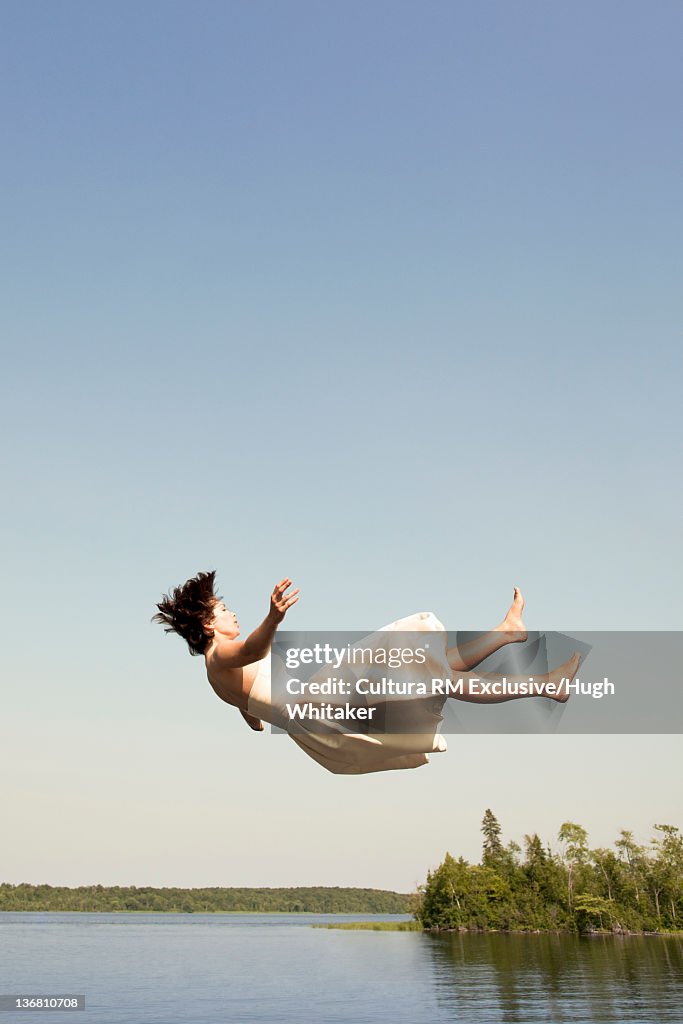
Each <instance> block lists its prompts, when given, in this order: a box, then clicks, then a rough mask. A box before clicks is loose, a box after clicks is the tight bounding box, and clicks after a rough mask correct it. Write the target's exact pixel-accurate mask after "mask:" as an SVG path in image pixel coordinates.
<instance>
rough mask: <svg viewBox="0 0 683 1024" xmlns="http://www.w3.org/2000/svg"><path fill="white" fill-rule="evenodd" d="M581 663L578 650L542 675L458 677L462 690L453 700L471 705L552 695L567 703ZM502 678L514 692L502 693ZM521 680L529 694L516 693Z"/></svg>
mask: <svg viewBox="0 0 683 1024" xmlns="http://www.w3.org/2000/svg"><path fill="white" fill-rule="evenodd" d="M580 662H581V655H580V654H579V652H578V651H576V652H575V653H574V654H573V655H572V656H571V658H570V659H569V660H568V661H565V662H564V664H563V665H558V667H557V668H554V669H552V671H551V672H546V673H544V674H543V675H540V676H499V675H486V674H483V675H481V676H470V677H469V678H468V677H467V676H463V677H462V679H461V680H459V682H462V690H461V691H460V692H458V693H453V694H451V695H450V696H451V697H453V699H454V700H464V701H468V702H469V703H470V704H501V703H502V702H503V701H506V700H518V699H519V698H520V697H551V698H552V699H553V700H556V701H558V703H560V704H564V702H565V701H567V700H569V688H568V686H567V684H568V683H571V681H572V679H573V678H574V676H575V675H576V673H577V671H578V668H579V664H580ZM503 680H505V682H506V688H511V689H512V690H513V692H512V693H503V692H501V690H502V683H503ZM522 683H524V684H527V686H529V687H533V688H531V689H529V692H526V693H524V692H523V693H515V692H514V689H515V688H516V687H517V686H519V684H522ZM548 684H550V685H548Z"/></svg>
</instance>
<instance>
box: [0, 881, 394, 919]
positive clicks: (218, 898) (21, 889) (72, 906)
mask: <svg viewBox="0 0 683 1024" xmlns="http://www.w3.org/2000/svg"><path fill="white" fill-rule="evenodd" d="M4 910H21V911H26V910H35V911H128V912H130V911H136V910H138V911H156V912H159V913H164V912H170V913H176V914H177V913H182V914H192V913H196V914H204V913H212V912H230V911H231V912H235V913H238V912H242V913H259V914H269V913H288V914H291V913H302V914H407V913H409V912H410V897H409V896H407V895H403V894H401V893H397V892H390V891H387V890H384V889H353V888H340V887H334V888H332V887H328V886H312V887H306V888H301V887H295V888H290V889H239V888H225V889H224V888H209V889H154V888H150V887H138V886H135V885H130V886H118V885H114V886H104V885H82V886H78V887H77V888H73V889H72V888H68V887H66V886H52V885H29V884H27V883H22V884H20V885H8V884H2V885H0V911H4Z"/></svg>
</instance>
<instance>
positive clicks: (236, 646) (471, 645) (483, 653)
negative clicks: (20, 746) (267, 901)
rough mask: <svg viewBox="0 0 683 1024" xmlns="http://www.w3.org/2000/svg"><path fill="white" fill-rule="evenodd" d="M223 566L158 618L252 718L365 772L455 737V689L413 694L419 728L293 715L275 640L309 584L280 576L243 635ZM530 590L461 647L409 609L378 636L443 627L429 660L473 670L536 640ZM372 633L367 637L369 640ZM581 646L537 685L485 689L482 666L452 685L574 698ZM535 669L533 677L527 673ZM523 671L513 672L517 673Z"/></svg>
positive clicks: (430, 670)
mask: <svg viewBox="0 0 683 1024" xmlns="http://www.w3.org/2000/svg"><path fill="white" fill-rule="evenodd" d="M215 578H216V573H215V571H213V572H200V573H198V574H197V575H196V576H194V577H192V579H189V580H187V581H186V582H185V583H183V584H182V585H181V586H179V587H176V588H175V589H174V590H173V591H172V592H171V593H170V594H165V595H164V596H163V598H162V600H161V601H160V602H159V604H158V605H157V608H158V609H159V611H158V613H157V614H156V615H155V616H154V621H155V622H159V623H161V624H162V625H164V626H165V630H166V632H167V633H170V632H173V633H178V634H179V635H180V636H181V637H182V638H183V639H184V640H185V641H186V643H187V645H188V647H189V649H190V653H191V654H193V655H204V659H205V663H206V674H207V678H208V680H209V683H210V684H211V686H212V687H213V689H214V691H215V692H216V694H217V695H218V696H219V697H220V698H221V700H223V701H225V702H226V703H227V704H231V705H232V706H233V707H236V708H238V709H239V711H240V712H241V714H242V717H243V718H244V720H245V721H246V722H247V723H248V725H249V726H250V727H251V728H252V729H254V730H256V731H257V732H260V731H262V730H263V721H262V719H263V720H265V721H267V722H270V723H271V724H272V725H275V726H277V727H280V728H283V729H286V731H287V732H289V734H290V736H291V738H292V739H293V740H294V741H295V742H296V743H297V744H298V745H299V746H300V747H301V748H302V749H303V750H305V752H306V753H307V754H308V755H309V756H310V757H312V758H313V759H314V760H316V761H317V762H318V763H319V764H321V765H323V767H325V768H327V769H328V770H329V771H332V772H334V773H335V774H343V775H349V774H354V775H357V774H365V773H368V772H377V771H387V770H390V769H396V768H417V767H419V766H420V765H423V764H426V763H427V762H428V761H429V756H428V755H429V754H430V753H437V752H440V751H444V750H446V741H445V740H444V738H443V736H441V735H440V734H439V731H438V730H439V726H440V723H441V721H442V718H441V714H440V710H441V708H442V707H443V703H444V702H445V699H446V697H443V698H442V699H440V700H439V699H438V698H437V702H436V704H435V700H434V697H433V696H432V697H430V698H429V700H418V699H417V698H416V699H415V700H414V701H413V702H411V705H410V707H411V713H412V714H413V716H414V719H415V723H416V724H415V727H414V728H413V729H412V730H411V731H410V732H407V733H406V732H402V733H387V732H375V733H373V732H372V731H369V732H365V733H363V732H351V731H349V730H348V728H345V727H343V726H339V725H337V724H334V723H330V724H329V726H328V727H325V728H322V729H321V728H320V727H319V726H317V727H316V728H315V729H311V728H307V727H306V726H305V725H302V724H301V722H300V720H299V721H296V722H295V723H293V722H292V721H291V716H290V718H289V719H288V716H287V714H286V713H285V706H284V704H283V700H282V698H281V697H278V696H277V695H276V694H275V692H274V690H272V689H271V678H270V667H271V659H270V650H271V645H272V643H273V639H274V637H275V633H276V631H277V628H278V626H279V625H280V623H281V622H282V621H283V619H284V617H285V615H286V613H287V611H288V610H289V609H290V608H291V607H292V605H294V604H296V603H297V601H298V600H299V590H298V589H296V588H294V589H293V585H292V581H291V580H290V579H289V578H288V577H285V578H284V579H282V580H280V582H279V583H278V584H276V586H275V588H274V590H273V593H272V594H271V598H270V608H269V610H268V614H267V615H266V617H265V619H264V620H263V622H262V623H261V624H260V626H258V627H257V628H256V629H255V630H254V631H253V632H252V633H250V634H249V636H248V637H247V638H246V639H245V640H242V639H240V627H239V622H238V621H237V616H236V614H235V613H234V612H233V611H231V610H230V609H229V608H228V607H227V606H226V605H225V603H224V601H223V600H222V599H221V598H219V597H217V596H216V594H215V592H214V585H215ZM523 608H524V599H523V597H522V594H521V591H520V590H519V588H518V587H515V591H514V600H513V602H512V605H511V606H510V609H509V610H508V612H507V614H506V616H505V618H504V619H503V621H502V622H501V624H500V625H499V626H496V628H495V629H493V630H491V631H490V632H489V633H485V634H483V635H482V636H479V637H476V638H474V639H472V640H470V641H468V642H467V643H465V644H463V645H461V646H460V647H454V648H450V649H447V646H446V641H447V634H446V631H445V629H444V627H443V625H442V624H441V623H440V622H439V620H438V619H437V618H436V617H435V616H434V615H433V614H432V613H431V612H422V613H419V614H417V615H412V616H408V617H407V618H405V619H400V620H398V621H396V622H393V623H391V624H390V625H389V626H385V627H383V629H382V630H381V631H379V633H377V634H375V637H381V636H382V634H386V632H387V631H390V632H394V631H400V632H402V633H422V632H428V633H431V634H433V636H432V638H431V640H432V642H431V643H428V644H426V645H425V647H427V648H429V653H428V655H427V658H428V661H427V663H426V664H424V663H423V664H422V665H421V673H422V674H423V675H424V676H425V678H426V677H429V678H432V677H438V678H442V677H447V676H449V675H450V673H452V672H456V673H462V672H468V671H469V670H470V669H472V668H474V667H475V666H476V665H478V664H479V663H480V662H482V661H483V660H484V659H485V658H487V657H489V655H491V654H493V653H494V652H495V651H497V650H499V649H500V648H501V647H504V646H505V645H507V644H510V643H520V642H523V641H524V640H526V638H527V633H526V629H525V627H524V623H523V621H522V610H523ZM365 644H366V641H363V646H364V647H365ZM579 661H580V656H579V654H578V653H577V654H574V655H573V657H572V658H570V660H569V661H568V662H566V663H565V664H564V665H561V666H560V667H559V668H557V669H555V670H554V671H552V672H550V673H548V674H547V675H544V676H538V677H536V678H535V682H536V690H535V693H528V694H527V693H519V694H500V693H493V692H491V691H489V692H486V690H485V689H482V686H481V680H487V679H492V678H493V677H490V676H483V675H480V676H478V677H477V680H471V679H467V678H463V679H462V680H461V683H460V685H461V689H460V690H459V692H457V693H454V694H450V696H454V697H455V698H456V699H459V700H465V701H470V702H473V703H498V702H500V701H504V700H513V699H515V698H516V697H523V696H534V695H539V694H540V695H542V696H548V697H551V698H552V699H554V700H557V701H560V702H564V701H566V700H567V699H568V695H569V693H568V685H567V684H568V683H569V682H570V681H571V680H572V679H573V678H574V676H575V675H576V671H577V669H578V666H579ZM528 678H529V677H523V680H527V679H528ZM515 679H516V677H508V682H509V683H513V682H515Z"/></svg>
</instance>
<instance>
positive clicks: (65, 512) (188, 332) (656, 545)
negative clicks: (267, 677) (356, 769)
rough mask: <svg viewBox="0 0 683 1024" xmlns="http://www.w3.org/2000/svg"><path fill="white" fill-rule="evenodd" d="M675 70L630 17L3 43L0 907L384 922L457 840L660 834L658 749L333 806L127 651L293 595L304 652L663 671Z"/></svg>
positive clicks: (363, 7)
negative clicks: (468, 632)
mask: <svg viewBox="0 0 683 1024" xmlns="http://www.w3.org/2000/svg"><path fill="white" fill-rule="evenodd" d="M682 34H683V7H682V6H681V5H680V3H677V2H676V3H672V2H667V0H659V2H658V3H657V4H656V5H649V4H646V3H644V2H643V3H632V2H619V3H614V2H600V3H598V4H589V3H587V2H579V3H576V2H571V3H569V2H563V3H554V4H540V3H536V2H533V3H532V2H527V0H520V2H518V3H515V4H510V3H499V2H488V3H465V2H459V3H446V2H438V3H434V2H432V3H420V4H418V3H403V2H392V3H388V2H379V0H375V2H372V3H369V4H367V3H359V2H345V3H337V4H321V3H312V2H311V3H304V2H293V0H284V2H277V3H276V2H271V3H268V2H258V3H214V2H196V3H193V4H185V3H176V2H164V3H161V2H154V0H148V2H146V3H144V4H133V3H128V2H118V3H116V4H92V3H83V2H75V0H70V2H41V3H35V2H21V3H19V2H10V3H6V4H5V5H4V6H3V9H2V12H1V13H0V47H1V51H2V52H1V54H0V57H1V59H0V79H1V83H0V84H1V85H2V88H1V89H0V106H1V108H2V123H3V149H4V158H3V161H2V163H1V164H0V184H1V195H2V207H3V209H2V236H3V243H4V244H3V246H2V260H3V266H2V293H3V294H2V303H1V309H2V312H1V313H0V316H1V317H2V338H3V350H4V355H3V367H2V375H1V376H2V380H1V382H0V388H1V389H2V396H3V403H2V407H3V412H2V416H3V428H4V436H5V439H6V445H5V448H6V457H5V459H4V463H3V470H2V474H3V484H4V487H3V492H4V495H5V498H4V502H3V511H2V520H3V537H4V539H5V548H6V555H5V558H4V560H3V575H4V580H3V582H4V586H3V588H2V594H1V595H0V614H1V615H2V621H3V624H4V626H5V630H4V632H5V636H6V639H5V643H4V644H3V653H2V674H3V688H4V689H5V691H6V696H5V698H4V708H5V713H4V715H3V727H2V728H3V732H4V734H5V735H4V740H3V750H4V752H5V756H6V757H7V759H8V764H7V768H6V770H5V771H4V772H3V781H2V783H1V784H0V785H1V786H2V789H1V790H0V792H1V794H2V800H3V804H4V806H5V810H4V811H3V815H4V821H5V824H6V835H7V836H8V840H7V844H6V848H5V851H4V868H3V870H2V872H0V874H1V875H2V877H3V878H4V879H5V880H7V881H20V880H22V879H26V880H30V881H48V882H54V883H56V882H67V883H74V884H75V883H77V882H81V881H82V882H97V881H101V882H113V883H116V882H118V883H122V884H123V883H137V884H235V885H239V884H263V885H275V884H285V883H311V884H312V883H329V884H359V885H365V884H367V885H383V884H386V885H394V886H397V887H399V888H406V887H410V886H411V885H412V884H413V883H414V882H417V881H419V880H421V878H422V876H423V874H424V872H425V871H426V869H427V867H429V866H430V865H433V864H434V863H436V862H438V861H439V860H440V859H441V857H442V855H443V852H444V850H445V849H446V848H449V849H450V850H451V852H453V853H455V854H457V853H463V854H464V855H465V856H468V857H471V858H475V857H477V856H478V852H479V837H478V827H479V821H480V818H481V815H482V813H483V810H484V808H485V807H489V806H490V807H492V808H493V809H494V811H496V813H497V814H498V816H499V818H500V819H501V822H502V824H503V827H504V830H505V833H506V836H507V838H515V839H517V840H518V841H519V840H520V839H521V836H522V835H523V834H524V833H525V832H528V831H532V830H538V831H539V832H541V834H542V835H543V836H544V837H545V838H548V839H552V838H554V834H555V833H556V831H557V828H558V827H559V825H560V824H561V822H562V821H564V820H566V819H567V818H569V819H572V820H578V821H580V822H581V823H582V824H584V825H586V826H587V827H588V828H589V830H590V832H591V839H592V840H593V841H594V842H595V844H596V845H598V844H602V845H605V844H607V843H609V842H611V840H612V839H613V838H614V836H615V835H616V832H617V830H618V828H621V827H632V828H634V829H635V830H636V831H637V832H639V833H640V834H641V835H642V837H643V838H644V837H645V836H646V835H647V834H649V829H650V826H651V824H652V823H653V822H654V821H660V820H664V821H672V822H673V823H675V824H683V821H682V820H681V809H682V805H683V801H682V800H681V793H680V784H679V782H678V780H679V779H680V775H681V768H682V767H683V765H682V764H681V762H682V761H683V757H682V755H683V744H682V743H681V739H680V737H671V738H669V739H667V740H666V741H663V740H662V738H661V737H660V738H648V737H645V738H640V739H638V740H637V741H635V740H630V739H624V738H619V737H612V738H606V739H605V740H604V742H603V741H601V742H600V744H599V746H597V748H596V740H595V737H589V738H587V739H585V740H584V739H582V738H576V737H561V738H552V737H533V738H530V739H529V740H528V741H526V740H525V741H524V742H523V743H521V742H520V740H519V739H514V738H509V739H500V738H496V739H495V744H494V743H493V740H492V739H491V740H488V739H486V738H481V737H463V738H461V739H460V738H457V737H453V738H451V740H450V750H449V753H448V754H447V755H444V756H442V757H441V760H440V761H439V760H438V759H436V758H435V759H434V762H433V764H432V765H430V766H428V767H426V768H423V769H420V770H419V771H418V772H414V773H392V774H391V775H388V776H378V777H375V778H365V779H355V780H354V779H351V780H349V779H338V778H335V777H333V776H331V775H328V774H327V773H324V772H323V770H322V769H320V768H318V767H317V766H316V765H315V764H314V763H313V762H312V761H308V759H306V758H305V757H304V756H303V755H302V754H301V753H300V752H299V751H298V750H297V749H296V748H295V747H294V745H293V744H291V743H288V741H286V740H285V739H282V738H275V737H270V736H261V737H259V736H256V735H254V734H252V733H250V732H248V730H246V728H245V726H244V725H243V723H242V722H241V721H240V720H239V718H238V716H236V715H235V714H233V713H232V712H231V711H230V709H228V708H227V707H225V706H223V705H220V704H219V703H218V702H217V700H216V698H215V697H214V696H213V695H212V694H211V692H210V691H209V688H208V686H207V685H206V683H205V682H204V681H203V679H202V672H201V666H200V664H199V662H198V661H196V660H195V661H191V660H190V659H189V657H188V656H187V654H186V653H185V649H184V646H183V645H182V643H181V642H180V641H177V640H176V639H175V638H165V637H164V636H163V634H162V633H161V631H160V630H159V629H158V627H153V626H151V625H150V624H149V617H150V615H151V614H152V612H153V611H154V602H155V601H156V600H157V599H158V598H159V596H160V594H161V592H162V591H163V590H165V589H167V588H168V587H169V586H170V585H173V584H175V583H177V582H180V581H181V580H183V579H185V578H186V577H187V576H189V575H191V574H193V573H195V572H196V571H197V570H198V569H202V568H213V567H216V568H218V570H219V574H220V581H221V589H222V592H223V593H224V594H225V596H226V599H227V600H228V602H229V603H230V604H231V605H232V606H233V607H235V608H236V609H237V610H238V612H239V614H240V621H241V622H242V623H243V624H245V625H246V626H247V627H250V626H253V625H255V624H256V622H257V621H258V620H259V619H260V617H262V615H263V614H264V613H265V610H266V607H267V597H268V594H269V592H270V590H271V588H272V585H273V583H274V582H275V581H276V580H277V579H278V578H280V577H281V576H282V575H285V574H288V575H290V576H292V578H294V579H295V580H296V582H297V583H298V584H299V585H300V586H301V589H302V597H301V601H300V603H299V605H298V606H297V607H296V609H295V610H294V612H293V613H292V619H291V623H292V626H300V627H301V628H317V629H324V628H334V629H342V628H360V629H362V628H368V629H372V628H376V627H377V626H379V625H380V624H381V623H383V622H387V621H390V620H392V619H395V618H397V617H399V616H401V615H404V614H407V613H409V612H411V611H416V610H420V609H423V608H431V609H433V610H434V611H435V612H436V613H437V614H438V615H439V616H440V617H441V618H442V619H443V620H444V622H445V623H446V624H447V626H448V627H449V628H453V629H456V628H470V627H471V628H485V627H487V626H489V625H493V624H494V623H495V622H496V621H497V620H498V619H499V617H500V615H501V614H502V612H503V611H504V609H505V607H506V603H507V602H508V600H509V596H510V593H511V590H512V585H513V584H519V585H520V586H522V587H523V588H524V591H525V593H526V595H527V599H528V613H529V614H528V619H529V624H530V625H531V626H532V627H536V628H546V629H560V630H563V631H568V630H571V629H653V630H658V629H678V628H680V625H681V604H682V602H681V595H680V578H681V561H680V551H681V543H680V541H681V537H680V508H681V505H682V504H683V502H682V497H683V495H682V494H681V491H682V487H681V474H680V449H681V434H682V431H681V418H680V379H681V376H680V374H681V356H680V353H681V342H682V341H683V315H682V310H681V294H680V281H681V279H682V276H683V260H682V258H681V238H682V237H683V224H682V223H681V222H682V220H683V217H682V213H681V210H682V204H681V180H682V179H681V172H682V170H683V167H682V164H683V139H682V136H681V133H680V131H679V130H678V127H677V126H678V123H679V121H680V97H681V89H682V87H683V67H682V65H681V61H680V39H681V36H682ZM663 749H666V763H664V761H663V760H662V757H661V754H662V750H663ZM625 751H628V756H627V757H624V752H625ZM634 753H635V754H636V755H637V756H634ZM550 764H552V765H554V767H555V769H558V770H555V771H553V773H552V776H551V775H550V774H549V772H548V765H550ZM562 766H564V767H565V769H566V770H564V771H562V770H559V769H561V768H562ZM368 849H371V850H374V851H375V852H374V853H373V854H368V852H367V851H368Z"/></svg>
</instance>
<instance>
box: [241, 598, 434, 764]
mask: <svg viewBox="0 0 683 1024" xmlns="http://www.w3.org/2000/svg"><path fill="white" fill-rule="evenodd" d="M394 631H399V632H402V633H431V634H433V635H432V636H430V638H429V642H428V644H427V645H425V648H424V649H425V655H426V659H427V660H426V662H425V663H424V664H421V665H420V677H424V678H426V679H431V678H445V677H448V676H449V675H450V668H449V666H448V660H447V657H446V648H447V640H448V634H447V633H446V630H445V627H444V626H443V624H442V623H441V622H439V620H438V619H437V618H436V616H435V615H434V614H433V613H432V612H418V613H416V614H415V615H409V616H407V617H406V618H403V619H398V620H397V621H396V622H392V623H390V624H389V625H388V626H384V627H382V629H381V630H379V631H378V632H377V633H373V634H372V636H371V637H365V638H364V639H363V640H362V641H359V643H358V645H357V646H358V647H362V648H363V649H364V650H367V649H368V648H373V647H374V648H375V649H376V648H378V647H380V646H381V647H386V638H384V637H383V636H382V634H384V633H387V632H394ZM386 672H387V668H386V666H385V665H373V666H370V667H368V666H365V667H364V668H363V674H364V676H365V677H366V678H369V679H370V680H371V681H372V679H373V676H374V677H376V678H379V677H380V676H383V675H386ZM311 699H312V698H310V697H307V698H306V700H307V701H310V700H311ZM316 699H318V700H320V702H321V703H322V702H323V701H325V702H327V701H329V698H327V697H325V698H316ZM289 700H290V701H291V697H290V698H289ZM381 700H382V698H380V699H378V700H374V701H373V703H374V704H381ZM445 700H446V698H445V697H439V696H436V697H435V696H432V695H430V696H428V697H419V696H415V697H412V698H411V699H410V700H409V701H406V700H405V699H404V700H403V701H402V702H401V703H402V705H403V708H402V713H403V714H405V711H406V708H407V710H408V712H409V714H410V730H409V731H405V732H404V731H401V732H389V733H385V732H375V733H373V732H367V733H365V732H351V731H349V726H348V724H345V725H343V726H342V725H339V724H337V723H335V722H334V721H331V722H329V723H326V725H325V728H324V729H321V728H320V726H319V723H315V725H314V726H313V725H309V726H307V724H306V721H305V720H302V719H296V720H295V721H292V719H291V718H290V716H289V714H288V712H287V708H286V706H285V700H284V698H283V697H282V696H278V697H276V698H275V699H273V694H272V692H271V679H270V659H269V658H266V659H265V660H264V661H262V662H261V664H260V666H259V670H258V672H257V675H256V679H255V680H254V684H253V686H252V689H251V692H250V694H249V702H248V709H249V714H250V715H253V716H254V717H255V718H260V719H261V720H262V721H264V722H268V723H270V724H271V725H273V726H276V727H277V728H279V729H283V730H285V731H286V732H287V733H289V736H290V737H291V739H293V740H294V742H295V743H296V744H297V746H299V747H301V749H302V750H303V751H305V752H306V753H307V754H308V756H309V757H312V758H313V760H314V761H317V762H318V764H320V765H322V766H323V767H324V768H327V769H328V771H330V772H333V773H334V774H335V775H365V774H367V773H369V772H384V771H391V770H394V769H402V768H420V767H421V766H422V765H423V764H427V763H428V761H429V755H430V754H437V753H441V752H442V751H445V750H446V749H447V744H446V740H445V739H444V737H443V736H441V735H440V733H439V728H440V726H441V722H442V721H443V716H442V714H441V710H442V708H443V704H444V701H445Z"/></svg>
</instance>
